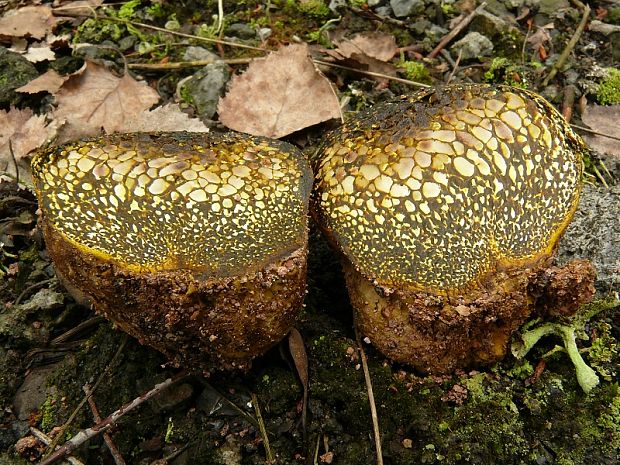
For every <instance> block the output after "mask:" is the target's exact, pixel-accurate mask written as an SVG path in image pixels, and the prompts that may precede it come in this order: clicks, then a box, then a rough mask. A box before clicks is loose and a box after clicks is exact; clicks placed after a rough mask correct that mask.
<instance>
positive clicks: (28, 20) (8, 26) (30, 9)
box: [0, 5, 56, 39]
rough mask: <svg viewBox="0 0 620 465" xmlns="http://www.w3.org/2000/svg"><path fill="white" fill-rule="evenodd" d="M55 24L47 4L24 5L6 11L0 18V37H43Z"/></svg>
mask: <svg viewBox="0 0 620 465" xmlns="http://www.w3.org/2000/svg"><path fill="white" fill-rule="evenodd" d="M55 25H56V18H55V17H54V15H53V14H52V9H51V8H50V7H49V6H45V5H39V6H26V7H23V8H19V9H17V10H10V11H8V12H7V13H6V14H5V15H4V16H3V17H2V18H0V39H2V38H12V37H33V38H35V39H43V38H44V37H45V36H46V35H47V33H48V32H51V31H52V29H53V28H54V26H55Z"/></svg>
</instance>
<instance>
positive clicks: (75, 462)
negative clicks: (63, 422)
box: [30, 426, 84, 465]
mask: <svg viewBox="0 0 620 465" xmlns="http://www.w3.org/2000/svg"><path fill="white" fill-rule="evenodd" d="M30 432H31V433H32V435H33V436H34V437H35V438H37V439H38V440H39V441H41V442H42V443H43V444H44V445H46V446H48V445H49V444H50V442H52V438H50V437H49V436H48V435H47V434H45V433H44V432H43V431H41V430H39V429H36V428H35V427H34V426H31V427H30ZM65 460H66V461H67V462H69V463H70V464H71V465H84V462H82V461H81V460H79V459H77V458H75V457H74V456H72V455H69V456H67V457H65Z"/></svg>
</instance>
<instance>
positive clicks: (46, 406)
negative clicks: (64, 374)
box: [39, 397, 58, 432]
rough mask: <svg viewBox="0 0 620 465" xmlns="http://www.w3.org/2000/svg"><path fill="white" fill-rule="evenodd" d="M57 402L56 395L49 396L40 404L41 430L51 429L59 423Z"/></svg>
mask: <svg viewBox="0 0 620 465" xmlns="http://www.w3.org/2000/svg"><path fill="white" fill-rule="evenodd" d="M56 402H57V400H56V398H55V397H48V398H47V399H45V402H43V403H42V404H41V405H40V406H39V414H40V415H41V422H40V426H41V431H44V432H47V431H50V430H51V429H52V428H53V427H54V426H56V425H57V423H56V414H57V413H58V407H57V405H56Z"/></svg>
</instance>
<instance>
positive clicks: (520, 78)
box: [484, 57, 528, 89]
mask: <svg viewBox="0 0 620 465" xmlns="http://www.w3.org/2000/svg"><path fill="white" fill-rule="evenodd" d="M525 74H526V73H525V72H524V70H523V68H522V67H521V66H519V65H516V64H514V63H513V62H511V61H510V60H509V59H508V58H505V57H496V58H493V60H492V61H491V64H490V65H489V69H488V70H487V71H486V72H485V73H484V80H485V81H486V82H489V83H492V84H497V83H499V84H507V85H509V86H514V87H521V88H523V89H527V88H528V80H527V78H526V77H525Z"/></svg>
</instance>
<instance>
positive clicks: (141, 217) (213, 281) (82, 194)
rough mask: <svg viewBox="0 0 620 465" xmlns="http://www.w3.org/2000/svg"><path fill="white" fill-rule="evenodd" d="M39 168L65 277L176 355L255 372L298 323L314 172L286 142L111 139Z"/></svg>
mask: <svg viewBox="0 0 620 465" xmlns="http://www.w3.org/2000/svg"><path fill="white" fill-rule="evenodd" d="M32 167H33V177H34V179H35V185H36V190H37V194H38V197H39V203H40V208H41V212H42V225H43V232H44V235H45V239H46V242H47V246H48V249H49V253H50V255H51V257H52V259H53V260H54V263H55V266H56V269H57V271H58V273H59V276H61V277H62V279H63V280H64V282H66V283H67V285H68V287H70V288H72V289H74V290H75V291H79V292H80V293H82V294H84V295H85V296H86V297H87V298H88V299H89V300H91V301H92V302H93V303H94V305H95V308H96V309H97V310H98V311H100V312H102V313H104V314H105V315H106V316H107V317H109V318H110V319H111V320H113V321H114V322H116V323H117V324H118V325H119V326H120V327H121V328H122V329H124V330H125V331H127V332H128V333H130V334H132V335H134V336H135V337H137V338H139V339H140V340H141V341H143V342H145V343H147V344H149V345H151V346H153V347H155V348H157V349H159V350H160V351H162V352H164V353H165V354H166V355H167V356H168V357H169V358H171V359H172V360H174V361H176V362H178V363H186V364H187V363H191V364H195V365H196V366H199V367H204V368H205V369H209V368H211V367H231V366H238V367H243V366H247V364H248V363H249V361H250V360H251V359H252V358H253V357H255V356H256V355H258V354H261V353H263V352H265V351H266V350H267V349H268V348H269V347H271V346H272V345H273V344H275V343H276V342H277V341H278V340H280V339H281V338H282V337H283V336H284V335H285V334H286V333H287V332H288V330H289V329H290V327H291V326H292V325H293V323H294V320H295V317H296V315H297V314H298V311H299V309H300V308H301V303H302V300H303V296H304V293H305V273H306V255H307V235H308V232H307V229H308V225H307V211H308V198H309V195H310V189H311V184H312V174H311V171H310V168H309V166H308V164H307V162H306V161H305V159H304V158H303V157H302V155H301V154H300V152H299V151H298V150H297V149H295V148H294V147H292V146H291V145H289V144H286V143H283V142H279V141H272V140H268V139H264V138H259V137H249V136H245V135H241V134H235V133H225V134H188V133H161V134H138V133H136V134H113V135H108V136H105V137H102V138H97V139H91V140H85V141H80V142H77V143H70V144H67V145H64V146H61V147H57V148H52V149H49V150H46V151H42V152H40V153H39V154H37V156H36V157H35V158H34V160H33V163H32Z"/></svg>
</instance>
